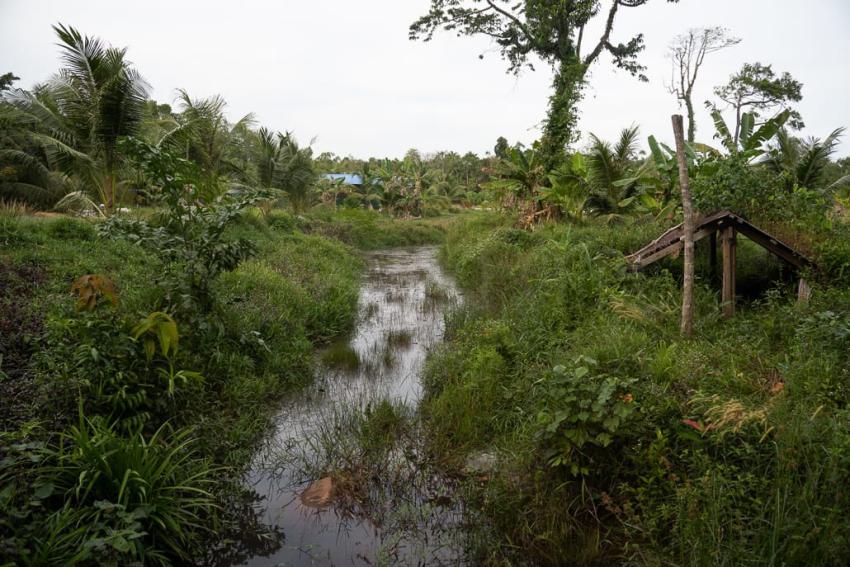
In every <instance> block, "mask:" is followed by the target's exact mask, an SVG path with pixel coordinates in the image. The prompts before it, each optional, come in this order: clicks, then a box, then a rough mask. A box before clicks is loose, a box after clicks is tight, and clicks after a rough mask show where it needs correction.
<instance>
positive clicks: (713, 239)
mask: <svg viewBox="0 0 850 567" xmlns="http://www.w3.org/2000/svg"><path fill="white" fill-rule="evenodd" d="M708 244H709V249H708V266H709V273H710V274H711V283H712V284H713V283H714V282H716V281H717V231H714V232H712V233H711V236H709V237H708Z"/></svg>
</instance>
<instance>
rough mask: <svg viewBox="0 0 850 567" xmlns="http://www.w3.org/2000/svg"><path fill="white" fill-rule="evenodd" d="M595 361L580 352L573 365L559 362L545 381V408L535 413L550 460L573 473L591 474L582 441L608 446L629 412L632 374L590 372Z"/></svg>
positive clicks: (619, 431)
mask: <svg viewBox="0 0 850 567" xmlns="http://www.w3.org/2000/svg"><path fill="white" fill-rule="evenodd" d="M595 366H596V361H595V360H593V359H591V358H584V357H579V358H578V359H577V360H576V361H575V363H574V365H573V368H571V369H568V368H567V367H566V366H564V365H560V364H559V365H558V366H556V367H555V368H553V369H552V376H551V377H549V378H548V379H547V380H546V382H545V386H544V388H545V390H546V392H545V394H544V396H545V397H546V398H547V403H546V409H544V410H543V411H541V412H540V413H539V414H538V415H537V422H538V425H539V426H540V427H541V428H542V429H541V431H542V433H543V439H544V441H545V442H546V443H547V444H551V445H553V446H554V451H553V453H552V455H551V456H550V458H549V462H550V463H551V464H552V465H554V466H560V465H563V466H568V467H570V472H571V473H572V474H573V475H579V474H582V475H587V474H589V473H590V468H589V466H588V465H589V464H590V462H589V460H588V459H587V457H586V454H587V452H588V448H589V447H587V446H595V447H599V448H605V447H608V446H609V445H610V444H611V443H612V442H613V441H614V438H615V437H616V436H617V435H618V434H622V429H623V428H624V426H626V425H627V420H628V418H629V416H631V414H632V413H633V412H634V408H635V404H634V403H633V396H632V395H631V394H630V393H629V392H628V388H629V386H631V385H632V384H633V383H634V382H636V379H634V378H630V379H617V378H615V377H612V376H605V375H604V374H603V375H600V374H596V373H592V374H591V370H592V369H593V367H595Z"/></svg>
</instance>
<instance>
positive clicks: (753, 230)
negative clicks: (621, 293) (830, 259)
mask: <svg viewBox="0 0 850 567" xmlns="http://www.w3.org/2000/svg"><path fill="white" fill-rule="evenodd" d="M729 226H731V227H733V228H734V229H735V230H736V231H738V232H740V233H741V234H743V235H744V236H746V237H747V238H749V239H750V240H752V241H753V242H755V243H756V244H758V245H760V246H762V247H763V248H765V249H766V250H768V251H769V252H772V253H773V254H775V255H776V256H778V257H779V258H781V259H782V260H784V261H786V262H787V263H789V264H791V265H792V266H794V267H797V268H802V267H804V266H810V265H812V261H811V260H809V259H808V258H806V257H805V256H804V255H803V254H802V253H801V252H799V251H798V250H795V249H794V248H792V247H791V246H789V245H788V244H785V243H784V242H782V241H781V240H779V239H778V238H775V237H774V236H771V235H770V234H768V233H767V232H765V231H764V230H762V229H760V228H758V227H757V226H755V225H754V224H752V223H750V222H749V221H747V220H746V219H744V218H743V217H741V216H739V215H736V214H735V213H733V212H732V211H718V212H716V213H712V214H710V215H707V216H704V217H700V218H698V219H697V220H696V222H694V242H696V241H698V240H701V239H703V238H705V237H706V236H710V235H711V234H713V233H715V232H717V231H718V230H720V229H722V228H726V227H729ZM683 237H684V228H683V227H682V225H681V224H679V225H677V226H674V227H673V228H671V229H669V230H668V231H666V232H665V233H664V234H662V235H661V236H659V237H658V238H656V239H655V240H653V241H652V242H650V243H649V244H647V245H646V246H644V247H643V248H641V249H640V250H637V251H636V252H633V253H631V254H629V255H628V256H626V260H627V261H628V262H629V267H630V269H631V270H632V271H638V270H642V269H643V268H645V267H647V266H649V265H650V264H652V263H654V262H657V261H658V260H660V259H662V258H664V257H666V256H670V255H672V254H675V253H677V252H679V251H680V250H681V249H682V247H683V242H682V238H683Z"/></svg>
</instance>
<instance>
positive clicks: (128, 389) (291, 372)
mask: <svg viewBox="0 0 850 567" xmlns="http://www.w3.org/2000/svg"><path fill="white" fill-rule="evenodd" d="M143 150H144V151H148V152H151V150H150V149H145V148H143ZM152 156H153V157H151V158H149V159H151V160H156V159H168V158H167V156H166V158H162V157H161V156H157V155H155V154H152ZM178 166H179V164H178ZM178 166H175V167H178ZM170 170H173V168H171V169H170ZM173 206H174V207H173V209H172V210H173V211H179V207H181V204H180V203H179V202H175V203H173ZM234 206H237V207H238V205H234ZM227 207H230V205H227V206H222V207H209V208H208V209H201V208H198V209H195V210H190V211H184V212H183V213H180V214H188V215H195V217H196V218H194V219H193V220H191V221H190V222H192V223H193V224H191V225H187V226H188V229H187V228H186V226H183V227H182V228H181V229H180V230H190V231H193V232H191V233H189V232H179V231H177V229H172V228H170V226H171V225H169V224H168V223H169V222H174V221H175V220H179V221H180V222H184V221H183V220H180V218H181V217H177V216H175V215H172V216H171V217H169V216H168V215H169V214H170V213H169V212H168V210H167V209H166V210H165V211H162V210H151V211H148V214H146V215H145V216H144V217H140V218H138V219H132V218H131V219H126V220H116V221H114V222H113V221H109V222H106V223H92V222H88V221H84V220H79V219H73V218H65V217H60V218H55V219H39V218H27V217H18V218H3V219H2V227H1V228H2V234H0V238H2V244H3V253H2V256H0V283H2V284H3V289H4V293H3V296H2V298H0V325H2V329H4V332H3V336H2V340H0V348H2V351H0V356H2V361H0V392H3V393H4V395H3V396H2V398H0V419H2V420H3V432H2V433H0V509H2V510H3V511H4V512H3V514H2V515H0V556H2V557H3V558H4V559H5V558H9V559H10V560H12V561H14V562H17V563H21V564H28V565H48V564H69V563H84V564H85V563H88V564H129V563H133V562H137V563H139V564H171V563H173V562H175V561H178V562H180V561H187V560H193V561H194V560H195V559H197V558H198V557H202V556H204V555H205V554H207V553H206V551H207V550H208V549H213V548H212V547H210V545H209V544H208V543H205V542H208V541H209V539H208V538H209V536H210V533H211V532H214V533H218V534H226V533H228V532H229V531H231V532H232V530H233V529H235V526H234V525H230V524H231V523H232V522H233V521H235V520H232V518H231V517H230V514H229V511H228V510H227V508H228V506H231V505H234V506H242V508H244V505H241V504H239V503H238V494H236V493H237V492H238V488H237V486H236V483H235V482H234V481H235V479H236V478H238V474H239V471H240V469H241V468H242V467H244V466H245V465H246V464H247V463H248V461H249V459H250V457H251V456H252V454H253V448H254V447H255V446H256V443H257V442H258V441H259V439H260V437H261V436H262V434H263V433H264V432H266V431H267V430H268V427H269V426H270V423H271V416H272V414H273V411H274V408H275V407H276V406H277V404H278V402H279V400H280V396H281V395H282V394H283V393H284V392H285V391H286V390H287V389H291V388H293V387H296V386H299V385H301V384H303V383H304V382H305V381H307V380H309V379H310V378H311V376H312V365H313V363H314V351H315V347H316V346H317V345H320V344H325V343H328V342H330V341H332V340H333V339H334V338H335V337H339V336H341V335H343V334H344V333H346V332H347V331H348V329H349V328H350V326H351V324H352V322H353V319H354V317H355V314H356V307H357V296H358V287H359V281H358V280H359V274H360V270H361V260H360V258H359V257H358V255H357V253H356V251H355V249H354V248H352V247H351V246H350V245H348V244H346V243H344V242H341V241H340V240H338V239H335V238H328V237H327V236H322V235H321V234H319V233H320V232H321V231H312V232H315V233H314V234H305V232H304V231H303V230H301V229H300V228H299V226H296V225H291V226H289V225H287V222H284V221H282V220H281V219H289V220H291V219H294V217H291V216H289V215H286V214H283V213H279V212H275V213H272V215H271V216H270V218H269V219H268V220H265V219H263V218H262V217H261V216H259V215H257V214H255V213H253V212H251V211H250V210H248V211H247V212H242V213H239V210H238V208H237V209H234V208H233V207H231V208H227ZM234 213H238V214H234ZM185 218H187V217H185V216H184V217H182V219H185ZM370 219H371V217H370ZM326 222H327V226H328V227H332V226H333V224H334V223H336V222H337V221H336V220H334V219H328V220H327V221H326ZM368 224H369V226H368V227H367V229H364V230H365V232H363V231H361V232H360V233H358V234H361V236H358V237H357V239H355V240H352V239H350V238H349V239H348V242H354V243H356V244H360V245H363V246H374V245H379V244H380V243H385V242H387V243H389V242H395V241H396V240H397V239H400V238H401V237H399V236H398V235H399V234H404V232H405V231H404V229H403V228H399V227H397V226H396V224H395V223H390V222H389V221H387V222H385V221H379V220H376V219H371V220H369V223H368ZM399 224H406V223H399ZM220 227H221V228H224V230H223V232H222V231H220V230H219V228H220ZM348 230H349V229H348V228H346V229H345V231H348ZM434 231H435V232H433V234H432V232H431V230H430V229H429V231H428V232H427V235H426V236H421V237H409V236H408V237H404V238H405V239H407V240H406V241H411V242H421V241H423V240H427V241H429V242H433V241H436V239H437V238H438V237H439V235H441V234H442V231H438V232H439V234H437V229H434ZM327 232H329V233H330V232H332V231H330V230H329V231H327ZM343 232H344V231H343ZM390 233H392V234H390ZM364 234H365V235H366V236H363V235H364ZM186 238H191V240H185V242H186V243H188V245H184V244H183V243H184V240H181V239H186ZM7 290H8V291H9V293H8V294H7V293H5V292H6V291H7ZM10 329H11V332H9V333H7V332H6V331H7V330H10ZM10 393H11V394H13V395H9V394H10ZM22 397H23V398H26V399H25V400H22V399H21V398H22ZM234 501H236V502H237V503H236V504H233V503H234ZM242 512H244V510H242ZM243 515H244V514H243ZM249 520H250V518H249ZM240 521H243V522H244V521H245V518H241V519H240ZM219 539H220V538H219ZM216 545H217V544H216ZM207 555H208V554H207ZM193 558H195V559H193Z"/></svg>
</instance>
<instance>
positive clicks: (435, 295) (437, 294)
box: [425, 280, 449, 302]
mask: <svg viewBox="0 0 850 567" xmlns="http://www.w3.org/2000/svg"><path fill="white" fill-rule="evenodd" d="M448 299H449V294H448V292H447V291H446V289H445V288H444V287H443V286H441V285H440V284H438V283H437V282H435V281H433V280H428V283H426V284H425V300H426V301H432V302H439V301H447V300H448Z"/></svg>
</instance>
